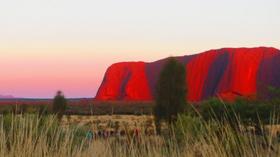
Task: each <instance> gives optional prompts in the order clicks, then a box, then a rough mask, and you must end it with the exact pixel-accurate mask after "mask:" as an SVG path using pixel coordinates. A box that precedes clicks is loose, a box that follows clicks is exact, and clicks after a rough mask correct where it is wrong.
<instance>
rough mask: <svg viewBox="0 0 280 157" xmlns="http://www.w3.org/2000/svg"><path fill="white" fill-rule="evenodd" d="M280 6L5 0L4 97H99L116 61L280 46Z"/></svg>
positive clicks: (240, 0) (267, 0)
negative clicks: (56, 93) (103, 79)
mask: <svg viewBox="0 0 280 157" xmlns="http://www.w3.org/2000/svg"><path fill="white" fill-rule="evenodd" d="M279 7H280V1H279V0H231V1H230V0H209V1H207V0H181V1H179V0H137V1H136V0H111V1H109V0H102V1H101V0H88V1H86V0H75V1H74V0H3V1H0V94H2V95H8V94H12V95H14V96H16V97H29V98H49V97H53V95H54V94H55V92H56V90H58V89H60V90H63V91H64V93H65V95H66V96H67V97H93V96H95V94H96V91H97V90H98V87H99V85H100V83H101V81H102V78H103V74H104V73H105V70H106V68H107V67H108V66H109V65H110V64H112V63H114V62H119V61H129V60H133V61H138V60H143V61H148V62H149V61H154V60H157V59H160V58H164V57H168V56H170V55H173V56H176V55H186V54H193V53H197V52H201V51H204V50H208V49H214V48H221V47H254V46H272V47H276V48H280V9H279Z"/></svg>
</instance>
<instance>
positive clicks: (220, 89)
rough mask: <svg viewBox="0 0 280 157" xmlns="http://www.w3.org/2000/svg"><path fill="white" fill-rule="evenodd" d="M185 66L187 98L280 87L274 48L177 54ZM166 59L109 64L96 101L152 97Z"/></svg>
mask: <svg viewBox="0 0 280 157" xmlns="http://www.w3.org/2000/svg"><path fill="white" fill-rule="evenodd" d="M177 59H178V61H180V62H181V63H183V64H184V65H186V70H187V77H186V78H187V79H186V83H187V85H188V95H186V97H187V99H188V100H190V101H201V100H204V99H207V98H209V97H213V96H217V97H220V98H222V99H225V100H234V99H235V98H236V97H238V96H245V97H251V98H254V97H256V95H257V93H258V92H262V91H263V90H264V89H266V88H265V87H269V86H273V87H276V88H280V51H279V50H278V49H275V48H267V47H258V48H223V49H218V50H209V51H206V52H203V53H200V54H196V55H190V56H182V57H177ZM165 62H166V59H163V60H159V61H156V62H152V63H144V62H124V63H116V64H113V65H112V66H110V67H109V68H108V70H107V72H106V74H105V77H104V80H103V82H102V84H101V86H100V88H99V91H98V93H97V95H96V99H97V100H143V101H144V100H153V98H154V94H155V85H156V81H157V79H158V77H159V73H160V71H161V69H162V67H163V65H164V63H165Z"/></svg>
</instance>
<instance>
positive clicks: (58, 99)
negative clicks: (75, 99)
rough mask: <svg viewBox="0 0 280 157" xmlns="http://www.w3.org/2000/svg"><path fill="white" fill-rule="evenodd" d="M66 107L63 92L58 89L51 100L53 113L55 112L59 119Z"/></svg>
mask: <svg viewBox="0 0 280 157" xmlns="http://www.w3.org/2000/svg"><path fill="white" fill-rule="evenodd" d="M66 108H67V100H66V99H65V97H64V95H63V93H62V92H61V91H58V92H57V93H56V96H55V98H54V100H53V106H52V112H53V114H56V116H57V118H58V119H59V120H61V118H62V117H63V114H64V112H65V110H66Z"/></svg>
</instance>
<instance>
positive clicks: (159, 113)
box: [154, 57, 187, 134]
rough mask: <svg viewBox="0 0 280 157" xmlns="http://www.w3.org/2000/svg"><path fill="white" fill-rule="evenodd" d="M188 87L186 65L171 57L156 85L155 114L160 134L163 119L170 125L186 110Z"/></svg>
mask: <svg viewBox="0 0 280 157" xmlns="http://www.w3.org/2000/svg"><path fill="white" fill-rule="evenodd" d="M186 87H187V85H186V69H185V66H184V65H183V64H181V63H180V62H178V61H177V60H176V59H175V58H173V57H171V58H169V59H168V61H167V62H166V64H165V65H164V67H163V69H162V71H161V73H160V77H159V80H158V81H157V85H156V106H155V109H154V116H155V123H156V128H157V133H158V134H160V127H161V126H160V123H161V121H162V120H164V121H166V122H167V123H168V124H169V125H170V124H172V123H173V122H175V121H176V120H177V115H178V114H179V113H183V112H185V111H186V108H187V103H186V95H187V88H186Z"/></svg>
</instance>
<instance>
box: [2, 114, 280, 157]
mask: <svg viewBox="0 0 280 157" xmlns="http://www.w3.org/2000/svg"><path fill="white" fill-rule="evenodd" d="M226 119H227V118H225V120H224V121H218V120H216V119H215V118H212V119H208V120H204V118H202V117H199V116H191V115H188V114H182V115H180V116H179V118H178V120H177V122H176V124H175V125H174V126H172V127H171V128H169V129H167V128H165V129H163V133H162V135H161V136H158V135H146V134H145V133H144V130H145V128H144V127H146V126H142V127H143V128H140V130H141V132H140V133H139V134H138V135H135V134H128V133H126V134H124V135H117V134H116V135H114V136H110V137H107V138H104V137H94V138H93V139H88V138H87V131H88V127H87V125H86V124H85V125H71V124H69V125H62V124H61V122H59V121H58V120H57V118H56V117H55V116H52V115H44V116H40V115H37V114H35V115H34V114H21V115H13V114H7V115H3V116H2V117H1V119H0V155H1V156H5V157H9V156H22V157H32V156H34V157H35V156H36V157H40V156H44V157H45V156H74V157H76V156H77V157H79V156H100V157H101V156H108V157H110V156H111V157H113V156H114V157H118V156H119V157H123V156H129V157H138V156H139V157H140V156H147V157H149V156H151V157H152V156H153V157H154V156H178V157H179V156H197V157H215V156H217V157H218V156H221V157H222V156H232V157H237V156H279V155H280V152H279V150H280V145H279V139H278V136H277V134H276V132H277V130H278V128H277V125H275V124H274V123H276V122H275V121H273V119H277V118H276V117H275V116H274V117H272V118H271V121H270V122H271V123H270V124H268V125H265V127H264V128H263V129H262V130H261V131H262V132H261V133H258V132H255V131H254V129H250V127H247V126H248V125H245V124H243V122H242V121H238V123H239V125H238V127H239V128H242V129H238V130H237V129H236V128H235V127H233V125H230V124H231V123H230V122H228V121H226ZM260 123H261V121H260Z"/></svg>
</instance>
